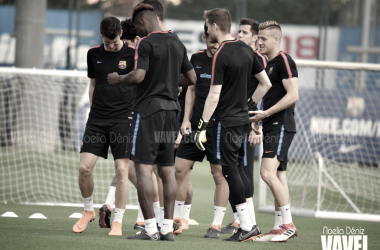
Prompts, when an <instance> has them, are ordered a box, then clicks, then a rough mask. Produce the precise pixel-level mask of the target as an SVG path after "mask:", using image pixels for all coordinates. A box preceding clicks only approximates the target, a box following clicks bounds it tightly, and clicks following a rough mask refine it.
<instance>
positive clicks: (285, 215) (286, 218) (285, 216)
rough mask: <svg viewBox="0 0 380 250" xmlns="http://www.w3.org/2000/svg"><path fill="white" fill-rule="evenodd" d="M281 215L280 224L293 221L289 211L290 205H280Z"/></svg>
mask: <svg viewBox="0 0 380 250" xmlns="http://www.w3.org/2000/svg"><path fill="white" fill-rule="evenodd" d="M280 211H281V215H282V224H289V223H291V222H292V221H293V219H292V214H291V213H290V205H289V204H288V205H286V206H283V207H280Z"/></svg>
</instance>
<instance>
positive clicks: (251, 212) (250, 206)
mask: <svg viewBox="0 0 380 250" xmlns="http://www.w3.org/2000/svg"><path fill="white" fill-rule="evenodd" d="M247 206H248V211H249V215H250V216H251V221H252V223H253V225H256V215H255V207H254V206H253V202H247Z"/></svg>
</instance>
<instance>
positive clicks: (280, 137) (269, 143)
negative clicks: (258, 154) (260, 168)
mask: <svg viewBox="0 0 380 250" xmlns="http://www.w3.org/2000/svg"><path fill="white" fill-rule="evenodd" d="M294 135H295V133H294V132H288V131H286V130H285V127H284V126H282V127H281V130H270V131H268V132H265V133H264V136H263V147H264V152H263V158H274V157H275V156H276V155H277V159H278V160H279V161H280V166H279V167H278V169H277V170H278V171H286V167H287V165H288V151H289V148H290V144H291V143H292V140H293V137H294Z"/></svg>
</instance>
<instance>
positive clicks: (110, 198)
mask: <svg viewBox="0 0 380 250" xmlns="http://www.w3.org/2000/svg"><path fill="white" fill-rule="evenodd" d="M115 192H116V187H114V186H110V189H109V190H108V194H107V198H106V202H105V203H107V204H108V205H109V206H110V207H111V209H112V208H113V207H114V206H115Z"/></svg>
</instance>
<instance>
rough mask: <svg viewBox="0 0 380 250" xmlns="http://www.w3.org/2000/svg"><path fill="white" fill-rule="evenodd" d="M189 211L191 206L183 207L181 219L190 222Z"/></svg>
mask: <svg viewBox="0 0 380 250" xmlns="http://www.w3.org/2000/svg"><path fill="white" fill-rule="evenodd" d="M190 210H191V204H189V205H183V210H182V219H185V220H190Z"/></svg>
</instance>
